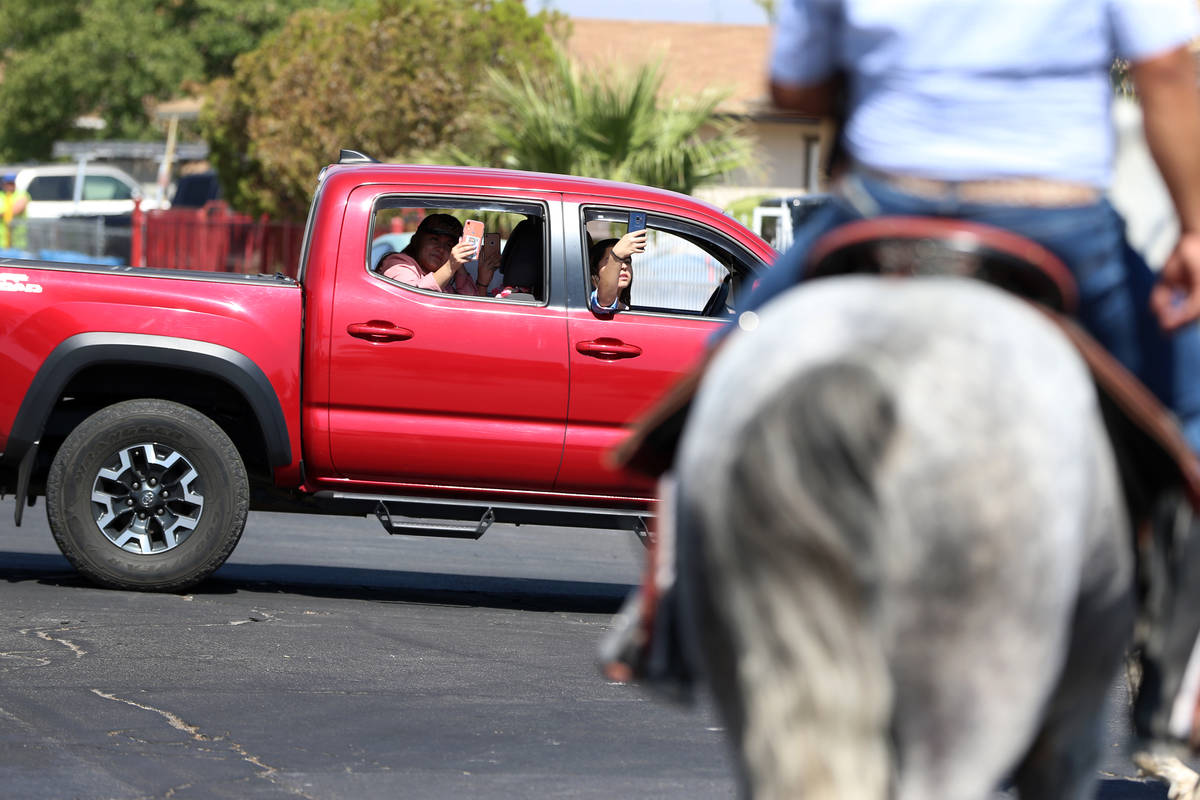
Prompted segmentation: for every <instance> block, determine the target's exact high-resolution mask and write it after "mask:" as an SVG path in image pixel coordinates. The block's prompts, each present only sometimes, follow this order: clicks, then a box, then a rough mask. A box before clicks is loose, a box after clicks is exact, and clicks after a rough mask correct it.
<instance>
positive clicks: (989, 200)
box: [859, 166, 1101, 208]
mask: <svg viewBox="0 0 1200 800" xmlns="http://www.w3.org/2000/svg"><path fill="white" fill-rule="evenodd" d="M859 169H860V170H861V171H862V172H863V174H865V175H867V176H868V177H871V178H874V179H876V180H880V181H883V182H884V183H886V184H887V185H888V186H890V187H892V188H893V189H895V190H896V191H898V192H903V193H904V194H911V195H915V196H917V197H924V198H929V199H953V200H957V201H959V202H962V203H979V204H981V205H1000V206H1033V207H1037V208H1058V207H1064V206H1087V205H1092V204H1093V203H1097V202H1099V201H1100V197H1101V192H1100V190H1099V189H1097V188H1096V187H1094V186H1088V185H1087V184H1084V183H1071V182H1069V181H1056V180H1050V179H1048V178H995V179H989V180H977V181H942V180H937V179H936V178H921V177H917V176H916V175H898V174H896V173H892V172H884V171H882V170H877V169H871V168H869V167H862V166H860V167H859Z"/></svg>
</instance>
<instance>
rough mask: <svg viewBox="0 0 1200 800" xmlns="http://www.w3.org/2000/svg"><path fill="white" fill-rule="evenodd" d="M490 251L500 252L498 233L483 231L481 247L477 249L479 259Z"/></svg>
mask: <svg viewBox="0 0 1200 800" xmlns="http://www.w3.org/2000/svg"><path fill="white" fill-rule="evenodd" d="M492 252H496V253H499V252H500V234H498V233H485V234H484V235H483V249H481V250H480V251H479V258H480V260H483V257H484V256H485V255H488V254H490V253H492Z"/></svg>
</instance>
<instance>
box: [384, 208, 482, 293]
mask: <svg viewBox="0 0 1200 800" xmlns="http://www.w3.org/2000/svg"><path fill="white" fill-rule="evenodd" d="M475 256H476V252H475V246H474V245H472V244H469V243H467V242H464V241H462V223H461V222H459V221H458V220H457V219H455V218H454V217H452V216H450V215H449V214H430V215H429V216H427V217H425V219H423V220H421V224H420V225H418V226H417V230H416V232H415V233H414V234H413V238H412V241H411V242H409V243H408V246H407V247H405V248H404V249H403V250H401V251H400V252H399V253H392V254H391V255H388V256H386V257H385V258H384V259H383V261H382V262H380V265H379V270H380V271H381V272H382V273H383V274H384V276H385V277H388V278H391V279H392V280H396V281H400V282H401V283H406V284H408V285H409V286H416V287H417V288H418V289H429V290H430V291H434V292H446V293H447V294H465V295H475V296H478V297H483V296H486V295H487V286H488V284H489V283H490V282H491V280H492V275H493V274H494V273H495V272H496V267H497V266H499V264H500V257H499V254H491V255H489V256H488V257H487V258H486V262H487V263H483V262H481V263H480V264H479V280H478V281H476V280H475V279H473V278H472V277H471V275H470V273H468V272H467V271H466V270H465V269H463V267H465V266H466V264H467V262H469V261H471V259H473V258H475Z"/></svg>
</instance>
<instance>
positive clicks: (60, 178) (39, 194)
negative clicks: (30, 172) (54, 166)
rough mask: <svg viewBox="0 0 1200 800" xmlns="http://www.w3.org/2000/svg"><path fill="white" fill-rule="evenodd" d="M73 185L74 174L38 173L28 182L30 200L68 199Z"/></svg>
mask: <svg viewBox="0 0 1200 800" xmlns="http://www.w3.org/2000/svg"><path fill="white" fill-rule="evenodd" d="M74 185H75V176H74V175H39V176H37V177H36V178H34V179H33V180H31V181H30V182H29V188H28V189H27V190H26V191H28V192H29V199H30V200H38V201H42V200H51V201H60V200H70V199H71V192H72V188H73V187H74Z"/></svg>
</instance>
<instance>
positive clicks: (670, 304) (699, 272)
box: [582, 208, 755, 316]
mask: <svg viewBox="0 0 1200 800" xmlns="http://www.w3.org/2000/svg"><path fill="white" fill-rule="evenodd" d="M582 213H583V233H584V248H585V250H586V249H587V248H589V247H590V246H591V244H592V243H593V242H600V241H604V240H605V239H617V238H620V237H621V236H622V235H624V234H625V232H626V231H627V230H628V211H627V210H616V209H604V208H585V209H583V212H582ZM646 229H647V236H646V252H645V253H641V254H639V255H636V256H634V257H633V281H632V283H631V284H630V309H629V310H630V311H642V312H657V313H667V314H682V315H687V316H727V315H729V314H731V313H733V308H734V305H733V303H734V297H735V294H736V291H737V289H738V288H740V286H741V283H742V279H743V278H744V277H745V276H747V275H750V274H751V272H752V269H753V266H752V264H751V262H752V261H754V260H755V259H753V258H752V257H751V256H749V254H746V253H743V252H741V248H739V247H737V246H736V245H734V244H733V243H732V242H729V241H727V240H726V239H725V237H723V236H721V235H720V234H718V233H716V232H715V231H709V230H707V229H704V228H701V227H700V226H697V225H694V224H692V223H687V222H684V221H682V220H676V219H674V218H670V217H660V216H657V215H654V214H651V215H649V216H648V218H647V224H646ZM589 280H590V278H589Z"/></svg>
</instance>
